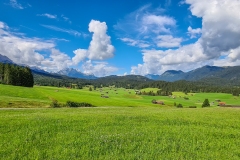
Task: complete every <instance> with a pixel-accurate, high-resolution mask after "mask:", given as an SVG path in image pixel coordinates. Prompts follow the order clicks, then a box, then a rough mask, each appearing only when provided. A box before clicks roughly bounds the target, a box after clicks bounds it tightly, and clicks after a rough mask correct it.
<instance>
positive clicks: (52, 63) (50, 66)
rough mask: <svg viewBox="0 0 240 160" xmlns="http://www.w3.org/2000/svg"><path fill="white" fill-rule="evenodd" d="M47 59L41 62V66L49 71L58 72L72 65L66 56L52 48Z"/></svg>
mask: <svg viewBox="0 0 240 160" xmlns="http://www.w3.org/2000/svg"><path fill="white" fill-rule="evenodd" d="M50 52H51V54H50V56H49V58H46V59H44V60H42V62H41V65H43V66H44V67H43V68H45V69H47V70H50V71H59V70H62V69H64V68H68V67H69V66H71V65H72V61H71V59H70V57H69V56H68V55H66V54H65V53H62V52H60V51H59V50H58V49H55V48H52V49H51V50H50Z"/></svg>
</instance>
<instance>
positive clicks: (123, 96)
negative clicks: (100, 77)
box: [0, 85, 240, 108]
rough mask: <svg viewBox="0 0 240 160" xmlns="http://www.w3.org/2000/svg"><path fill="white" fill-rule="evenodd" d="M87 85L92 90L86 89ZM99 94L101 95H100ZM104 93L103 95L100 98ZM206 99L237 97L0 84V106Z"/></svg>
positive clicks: (198, 103)
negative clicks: (156, 94)
mask: <svg viewBox="0 0 240 160" xmlns="http://www.w3.org/2000/svg"><path fill="white" fill-rule="evenodd" d="M89 87H91V88H92V91H89ZM157 90H158V89H154V88H146V89H143V90H142V91H146V92H147V91H153V92H156V91H157ZM102 96H103V97H102ZM104 97H107V98H104ZM206 98H207V99H209V101H210V102H211V105H212V106H217V104H218V103H217V102H216V99H219V100H221V101H223V102H226V103H227V104H234V105H240V98H239V97H236V96H232V95H231V94H224V93H188V94H187V95H186V94H184V93H182V92H173V96H172V97H169V96H149V95H136V94H135V90H133V89H125V88H114V87H104V88H96V90H94V89H93V86H87V87H84V88H83V89H69V88H57V87H46V86H45V87H44V86H34V87H33V88H25V87H18V86H10V85H0V102H1V105H0V107H1V108H4V107H11V108H28V107H31V108H39V107H40V108H41V107H50V103H51V102H52V101H53V100H57V101H58V102H59V103H66V101H74V102H87V103H91V104H93V105H95V106H122V107H124V106H125V107H128V106H132V107H140V106H142V107H144V106H145V107H147V106H157V107H173V106H174V103H177V104H179V103H181V104H182V105H183V106H184V107H189V106H197V107H201V105H202V103H203V101H204V100H205V99H206ZM153 99H155V100H157V101H164V103H165V105H164V106H163V105H156V104H152V103H151V101H152V100H153Z"/></svg>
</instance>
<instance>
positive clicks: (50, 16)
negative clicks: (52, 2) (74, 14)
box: [37, 13, 57, 19]
mask: <svg viewBox="0 0 240 160" xmlns="http://www.w3.org/2000/svg"><path fill="white" fill-rule="evenodd" d="M37 16H43V17H47V18H50V19H57V15H53V14H49V13H45V14H38V15H37Z"/></svg>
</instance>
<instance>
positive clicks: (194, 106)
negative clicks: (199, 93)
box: [189, 106, 197, 108]
mask: <svg viewBox="0 0 240 160" xmlns="http://www.w3.org/2000/svg"><path fill="white" fill-rule="evenodd" d="M189 108H197V106H189Z"/></svg>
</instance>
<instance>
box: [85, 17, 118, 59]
mask: <svg viewBox="0 0 240 160" xmlns="http://www.w3.org/2000/svg"><path fill="white" fill-rule="evenodd" d="M88 30H89V32H92V33H93V36H92V41H91V42H90V46H89V48H88V52H89V56H88V58H89V59H92V60H104V59H108V58H111V57H113V56H114V54H113V53H114V50H115V49H114V47H113V46H112V45H111V40H110V37H109V36H108V35H107V33H106V32H107V25H106V23H105V22H99V21H95V20H91V22H90V23H89V28H88Z"/></svg>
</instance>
